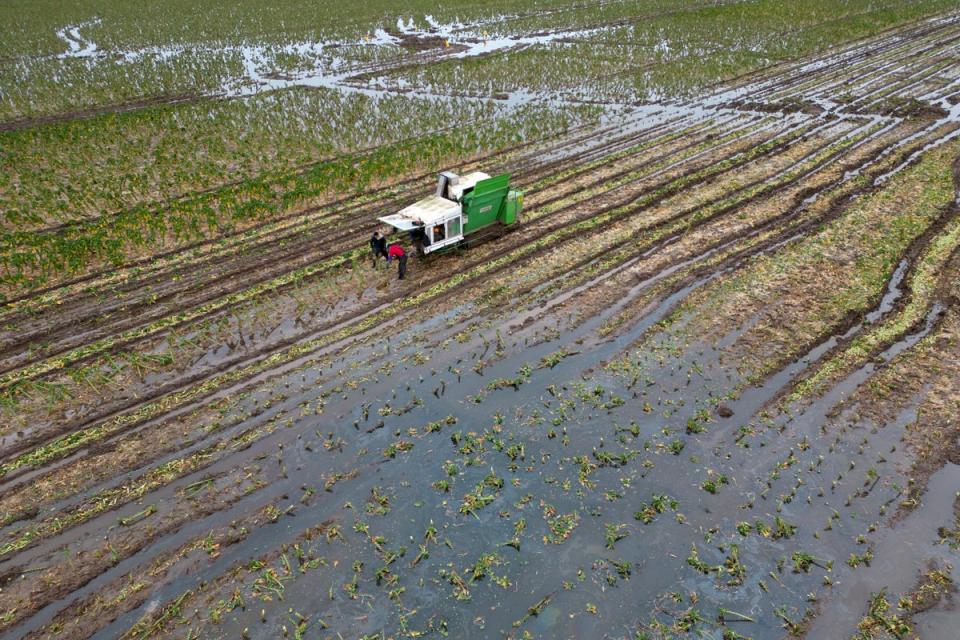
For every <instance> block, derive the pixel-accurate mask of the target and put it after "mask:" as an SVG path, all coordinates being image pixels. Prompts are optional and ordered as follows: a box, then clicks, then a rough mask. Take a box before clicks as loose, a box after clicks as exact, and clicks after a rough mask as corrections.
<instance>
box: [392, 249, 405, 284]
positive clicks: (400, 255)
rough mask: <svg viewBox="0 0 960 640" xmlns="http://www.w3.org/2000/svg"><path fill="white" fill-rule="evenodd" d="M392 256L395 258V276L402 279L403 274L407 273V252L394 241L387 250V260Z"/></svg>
mask: <svg viewBox="0 0 960 640" xmlns="http://www.w3.org/2000/svg"><path fill="white" fill-rule="evenodd" d="M394 258H396V259H397V278H398V279H400V280H403V276H405V275H407V252H406V251H404V250H403V247H401V246H400V245H399V244H396V243H394V244H392V245H390V249H389V250H388V251H387V262H389V261H390V260H393V259H394Z"/></svg>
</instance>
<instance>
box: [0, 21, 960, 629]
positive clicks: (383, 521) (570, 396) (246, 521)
mask: <svg viewBox="0 0 960 640" xmlns="http://www.w3.org/2000/svg"><path fill="white" fill-rule="evenodd" d="M571 11H575V10H574V9H571ZM604 11H615V8H607V9H604ZM551 16H553V17H551ZM604 16H605V17H604V19H603V20H599V21H593V22H589V23H584V24H583V25H581V26H578V27H577V30H576V32H575V33H573V32H564V31H563V30H548V31H546V32H544V33H543V34H540V35H537V36H535V37H536V38H549V39H550V43H551V46H565V47H566V46H576V40H577V34H578V33H581V32H582V31H584V30H594V29H599V30H609V29H610V28H632V27H633V25H635V24H636V23H635V21H634V22H631V21H630V20H629V19H626V18H622V17H615V16H610V15H606V14H604ZM527 18H530V19H542V20H552V19H554V18H557V19H559V18H558V17H557V15H554V14H553V13H552V10H551V11H548V12H545V13H543V15H536V14H533V15H531V16H527ZM454 24H457V25H458V26H456V28H454V27H452V26H451V25H454ZM611 25H613V27H611ZM484 30H489V32H488V33H487V39H486V40H484V38H483V31H484ZM89 31H90V33H95V29H93V28H90V29H89ZM87 33H88V30H87V28H86V27H84V28H83V29H81V30H80V31H76V30H73V31H71V30H69V29H68V30H65V31H64V32H63V35H62V38H63V45H64V46H65V47H67V51H66V52H65V54H64V55H74V56H81V55H82V56H84V57H94V58H95V57H97V56H100V55H102V51H103V49H102V48H101V47H100V45H99V44H93V43H97V41H96V39H88V37H87ZM464 34H469V35H464ZM477 34H479V37H476V36H477ZM370 37H371V38H382V39H383V40H384V42H389V46H391V47H396V48H399V49H402V50H404V52H405V53H403V54H402V55H400V57H398V58H397V59H396V60H393V59H391V60H389V61H387V62H385V63H383V64H381V63H379V62H377V61H376V60H373V61H369V62H368V63H366V64H367V65H368V66H365V67H363V68H360V67H359V66H358V67H353V68H350V69H349V71H350V75H344V76H343V77H342V78H341V80H342V81H343V82H344V83H347V82H348V81H349V82H350V83H356V84H358V83H359V82H360V80H361V78H360V76H359V74H361V73H363V74H365V75H364V76H363V81H364V82H367V83H370V82H372V83H376V82H377V81H378V78H383V77H385V76H386V75H387V74H388V72H389V73H390V74H393V76H392V77H405V74H408V75H409V74H414V73H420V72H423V70H424V69H426V70H428V71H429V70H430V69H431V67H432V66H433V65H436V67H437V69H443V68H444V60H446V59H449V58H452V57H454V56H464V55H465V54H469V55H466V56H465V57H475V58H478V59H477V60H472V61H471V63H473V62H476V63H477V64H487V63H489V62H490V61H491V60H494V61H495V59H496V55H490V54H491V53H493V54H496V53H497V51H498V49H497V48H496V47H497V46H500V45H497V43H498V42H500V40H503V41H504V42H506V41H510V42H512V43H513V44H511V45H509V46H508V45H506V44H504V45H503V47H504V48H505V49H504V50H510V51H512V53H511V55H520V54H521V53H524V52H526V51H527V49H521V47H529V48H530V49H532V50H535V48H536V46H537V43H536V42H533V41H532V40H531V41H530V42H528V41H527V40H530V38H531V37H530V36H508V35H503V34H499V35H498V34H496V33H494V30H493V26H492V23H483V24H480V23H478V24H473V23H470V24H467V23H453V22H444V21H442V20H440V19H438V20H433V18H430V21H428V22H427V24H426V26H423V25H421V26H419V27H418V26H415V25H414V24H412V23H407V22H402V23H400V24H398V25H397V26H396V28H393V27H392V26H391V28H390V29H386V30H384V31H383V33H382V34H375V35H372V36H370ZM90 38H94V36H93V35H91V36H90ZM524 38H526V40H525V39H524ZM490 43H493V44H492V45H491V44H490ZM340 46H341V47H343V48H348V47H354V46H356V47H363V46H365V45H361V44H359V43H357V42H353V41H350V42H344V43H341V45H340ZM958 46H960V24H958V21H957V19H956V17H955V16H952V15H945V16H940V17H938V18H936V19H931V20H923V21H920V22H915V23H912V24H908V25H906V26H901V27H897V28H895V29H891V30H889V31H888V32H886V33H884V34H881V35H880V36H878V37H875V38H872V39H869V40H863V41H859V42H856V43H854V44H852V45H850V46H848V47H845V48H841V49H838V50H836V51H833V52H830V53H827V54H824V55H822V56H820V57H816V58H811V59H804V60H800V61H796V62H792V63H789V64H786V65H781V66H779V67H776V68H770V69H766V70H763V71H761V72H758V73H754V74H751V75H749V76H745V77H743V78H741V79H739V80H737V81H735V82H733V83H731V84H728V85H725V86H723V87H717V88H716V89H714V90H712V91H710V92H708V93H707V94H705V95H701V96H699V97H697V98H691V99H689V100H685V101H682V102H672V103H667V102H664V103H662V104H646V105H639V106H630V107H629V108H626V109H623V110H616V111H615V110H612V109H610V110H607V111H605V112H604V116H603V118H602V120H601V121H600V122H597V123H593V124H587V125H584V126H582V127H578V128H575V129H572V130H570V131H568V132H567V133H565V134H557V135H550V136H549V137H545V138H543V139H537V140H528V141H525V142H524V143H523V144H519V145H516V146H514V147H513V148H512V149H511V150H510V151H508V152H504V153H493V152H490V151H489V150H482V151H475V152H473V153H470V154H464V155H463V156H462V160H463V162H462V168H463V169H464V170H468V169H469V170H474V169H475V170H483V171H487V172H489V173H496V172H499V171H510V172H511V173H512V174H513V177H512V182H513V183H514V184H515V185H517V187H519V188H521V189H523V191H524V211H523V217H522V222H521V224H519V225H517V226H516V227H511V228H508V229H505V230H503V232H502V233H497V234H491V235H490V236H489V237H488V238H487V239H486V241H484V242H480V243H474V244H473V245H472V246H470V247H469V249H467V250H462V251H454V252H449V253H443V254H438V255H433V256H430V257H429V258H427V259H423V260H411V264H410V272H409V277H408V278H407V279H405V280H403V281H397V280H396V274H395V273H394V272H393V266H392V265H390V266H389V267H385V266H384V265H383V264H379V265H373V264H371V258H370V256H369V250H368V248H367V245H366V242H367V239H368V237H369V234H370V232H371V231H372V230H373V229H374V228H376V223H375V218H376V216H377V215H380V214H381V213H382V212H384V211H392V210H395V209H397V208H400V207H402V206H404V205H406V204H409V203H410V202H412V201H414V200H416V199H418V198H419V197H421V196H422V195H423V194H424V193H425V192H428V191H430V190H431V188H432V182H433V180H432V177H431V176H432V171H430V170H428V169H429V168H428V167H424V166H415V165H411V166H410V167H409V168H408V169H407V170H405V171H403V172H401V173H400V175H399V177H396V178H394V179H390V180H385V181H384V182H383V183H382V184H377V185H376V186H375V187H370V188H366V189H361V190H359V191H358V192H356V193H330V194H324V195H315V196H314V197H312V198H310V199H307V200H304V201H300V200H291V201H290V203H289V206H285V207H283V208H282V210H281V211H278V212H277V215H275V216H273V217H270V218H269V219H268V220H265V221H263V223H262V224H251V225H249V226H245V227H242V228H235V229H232V230H230V231H228V232H225V233H223V234H219V235H216V236H211V237H205V238H200V239H193V240H192V241H190V242H182V243H178V242H172V241H171V242H166V241H165V242H163V243H159V244H158V245H157V246H156V247H154V248H152V249H142V248H138V249H136V250H131V251H130V253H129V254H123V257H122V259H121V260H120V261H119V263H118V264H116V265H108V264H106V263H91V264H90V265H88V268H86V271H82V272H78V274H75V275H74V276H73V277H72V278H64V279H63V280H61V281H51V282H49V283H47V284H46V285H44V286H43V287H42V288H38V289H37V290H35V291H33V292H32V293H27V294H21V295H20V296H18V297H15V299H11V302H10V304H8V305H7V306H6V307H5V308H4V309H3V310H2V311H0V320H2V323H0V403H2V405H3V408H2V410H3V411H4V413H3V416H4V420H3V424H2V426H0V612H2V613H0V632H2V633H3V634H5V637H7V636H8V637H11V638H55V637H56V638H64V637H66V638H84V637H102V638H114V637H130V638H156V637H171V638H172V637H178V638H179V637H191V638H199V637H202V638H207V637H210V638H218V637H224V638H226V637H276V636H280V637H289V636H290V635H293V636H294V637H314V636H315V637H324V638H325V637H328V636H329V637H337V634H340V635H342V636H343V637H381V636H383V637H393V636H396V637H401V636H405V637H420V636H427V635H430V634H433V635H437V636H451V637H463V638H472V637H476V638H485V637H491V635H495V636H499V637H508V638H521V637H591V636H592V635H596V630H597V629H598V623H600V624H601V625H602V627H603V629H604V633H607V635H610V636H611V637H621V636H622V637H667V636H670V637H698V636H700V637H730V638H737V637H753V638H764V639H766V638H771V639H772V638H780V637H783V635H784V633H787V634H788V635H790V636H793V637H798V636H802V635H803V634H804V633H806V634H807V637H826V636H824V635H823V631H822V629H821V626H822V627H823V628H827V627H829V628H830V629H831V631H830V633H834V631H836V630H839V631H836V632H837V633H840V634H841V635H839V636H837V637H852V636H854V634H857V633H860V634H862V635H861V636H860V637H865V638H872V637H877V638H880V637H886V636H884V635H883V634H884V633H887V634H891V633H893V635H894V636H898V634H899V635H903V634H906V633H912V632H917V633H919V632H920V631H925V630H930V633H931V634H935V633H936V632H937V630H942V629H944V628H949V624H950V623H948V622H945V620H951V619H953V620H954V621H955V614H954V613H952V612H951V609H950V607H949V602H950V599H951V594H953V592H954V591H955V588H954V587H953V583H954V581H955V578H956V576H955V575H954V574H953V569H952V566H953V564H955V563H953V564H952V563H951V559H955V555H954V554H955V549H956V547H957V545H956V544H955V543H956V542H957V540H956V538H957V536H956V535H955V533H956V530H957V528H958V523H957V522H956V521H955V520H956V518H955V517H953V516H955V515H956V514H955V513H953V510H951V509H946V508H942V507H943V505H949V506H951V507H953V506H955V505H954V501H953V496H952V494H951V491H955V482H954V480H955V467H954V465H956V464H958V463H960V456H958V453H957V452H958V451H960V449H958V446H957V443H958V436H960V432H958V426H957V425H958V424H960V389H958V386H957V380H960V369H958V366H957V362H960V354H958V351H957V350H958V346H957V345H958V344H960V341H958V336H960V333H958V332H960V291H958V290H957V288H958V286H960V248H958V247H960V210H958V208H957V202H958V197H960V195H958V194H960V188H958V181H960V160H958V158H960V110H958V106H957V104H956V100H954V98H955V97H956V96H957V94H958V91H960V84H958V78H957V75H956V69H955V65H953V64H952V63H951V60H954V59H955V56H956V49H957V47H958ZM91 47H92V48H91ZM484 47H487V49H490V48H491V47H493V49H491V50H489V51H487V50H485V49H484ZM337 48H339V47H337ZM368 52H369V51H368ZM254 54H256V55H260V53H258V52H254ZM254 54H250V55H254ZM481 55H484V57H480V56H481ZM401 62H402V64H399V63H401ZM437 73H440V71H437ZM378 74H379V75H378ZM304 77H305V76H302V75H301V76H298V75H297V74H296V73H295V72H291V73H290V74H286V75H278V76H275V77H272V78H266V79H265V80H264V81H263V82H264V84H265V86H269V85H268V84H267V83H268V82H276V83H281V84H282V83H288V82H296V81H298V80H299V81H302V80H303V79H304ZM438 77H439V76H438ZM390 86H391V87H392V85H390ZM276 88H278V89H279V88H281V87H276ZM383 90H391V91H394V90H399V89H398V88H396V87H392V88H389V89H383ZM31 126H38V127H39V126H41V124H40V123H38V122H37V123H32V124H31ZM375 153H376V150H374V151H371V152H370V153H369V154H368V153H366V152H364V153H362V154H357V155H356V156H355V157H354V158H353V159H352V162H355V163H357V166H367V165H364V164H363V163H364V162H367V159H366V158H368V157H369V156H370V154H375ZM320 164H322V163H320ZM314 169H315V167H314V166H313V165H310V166H301V167H296V168H294V169H292V170H290V171H289V172H286V173H283V174H281V175H278V176H272V177H271V179H270V180H269V181H264V182H263V185H267V186H265V187H264V188H265V190H266V191H264V194H263V197H264V198H266V197H269V195H268V193H267V191H270V190H273V189H276V190H277V191H274V193H277V192H279V191H280V190H282V189H284V188H286V185H287V183H288V182H290V183H292V182H295V181H296V180H297V179H299V178H298V177H299V176H303V175H305V174H308V173H310V172H311V171H314ZM234 186H236V185H232V186H230V185H228V186H225V187H222V188H224V189H231V188H233V187H234ZM217 188H220V187H217ZM211 193H212V192H211ZM204 197H205V196H204ZM244 197H247V196H246V195H245V196H244ZM178 206H180V204H179V203H178V201H170V202H167V203H165V204H164V205H163V206H162V207H160V208H158V209H156V213H157V214H158V215H162V214H163V212H164V211H167V210H172V209H173V208H176V207H178ZM105 215H107V216H110V215H114V214H110V213H107V214H105ZM116 215H122V214H116ZM105 219H106V218H105ZM84 224H85V223H82V222H81V223H77V224H73V223H70V224H68V225H67V226H64V227H62V228H60V227H58V228H53V227H50V228H45V229H39V230H38V234H39V235H43V234H57V233H61V232H66V230H67V229H68V228H69V229H74V230H75V229H80V228H82V227H83V225H84ZM72 232H73V231H71V233H72ZM78 233H79V232H78ZM898 527H902V528H903V529H902V530H903V531H908V532H909V537H910V540H912V541H916V542H915V544H914V545H912V547H911V548H910V549H909V550H905V549H904V548H903V547H904V545H902V544H899V543H898V542H897V541H898V540H899V538H898ZM891 629H892V630H895V631H896V632H897V633H894V632H893V631H891ZM928 635H929V634H928ZM925 637H926V636H925ZM930 637H936V636H935V635H931V636H930Z"/></svg>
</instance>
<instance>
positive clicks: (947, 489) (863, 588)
mask: <svg viewBox="0 0 960 640" xmlns="http://www.w3.org/2000/svg"><path fill="white" fill-rule="evenodd" d="M957 487H960V466H958V465H954V464H949V463H948V464H947V465H946V466H945V467H944V468H942V469H941V470H939V471H938V472H936V473H935V474H934V475H933V476H932V477H931V478H930V481H929V484H928V486H927V491H926V493H924V497H923V504H922V505H921V506H920V507H919V508H918V509H916V510H915V511H913V512H912V513H911V514H910V515H909V516H907V518H906V519H904V520H903V521H902V522H900V523H898V524H896V525H895V526H893V527H892V528H890V529H885V530H884V531H883V533H881V534H879V535H877V536H875V538H876V548H875V551H874V553H873V557H874V560H873V561H872V562H871V563H870V566H869V567H861V568H859V569H857V570H855V571H851V572H849V573H850V575H849V576H848V577H847V578H846V580H844V582H842V583H840V584H838V585H837V586H836V587H835V588H834V590H833V593H832V594H831V597H830V598H829V600H826V601H825V603H824V605H823V607H822V609H821V611H820V614H819V615H818V616H817V617H816V618H815V619H814V621H813V625H812V626H811V627H810V630H809V632H808V633H807V637H808V638H826V637H841V638H848V637H851V636H853V635H855V633H856V630H857V622H858V621H859V620H860V617H861V616H862V615H864V614H865V613H866V610H867V606H868V605H869V602H870V598H871V596H872V595H873V594H875V593H877V592H879V591H880V589H882V588H884V587H886V588H887V589H888V590H889V591H890V594H891V597H893V598H895V597H896V596H897V595H898V594H903V593H906V592H908V591H910V590H911V589H912V588H913V587H914V586H915V585H916V583H917V581H918V580H919V579H920V575H921V572H922V571H923V570H924V569H925V568H926V566H927V563H928V561H930V560H939V561H940V563H941V564H955V563H956V556H955V555H954V554H953V553H951V552H950V550H949V548H948V547H946V546H944V545H940V544H937V527H940V526H942V525H943V524H944V521H945V517H946V516H947V514H951V513H953V503H954V501H955V500H956V494H957ZM923 618H925V615H924V614H921V620H922V619H923ZM953 622H954V624H956V614H954V615H953ZM930 625H931V626H937V621H936V619H933V620H932V621H931V623H930ZM920 637H923V638H947V637H951V636H948V635H926V634H922V635H921V636H920Z"/></svg>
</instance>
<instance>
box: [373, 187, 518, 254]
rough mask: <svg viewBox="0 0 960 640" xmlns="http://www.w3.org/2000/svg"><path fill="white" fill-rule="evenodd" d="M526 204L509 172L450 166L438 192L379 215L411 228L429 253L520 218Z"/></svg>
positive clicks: (419, 250)
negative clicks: (468, 170) (462, 171)
mask: <svg viewBox="0 0 960 640" xmlns="http://www.w3.org/2000/svg"><path fill="white" fill-rule="evenodd" d="M522 208H523V193H521V192H520V191H517V190H516V189H511V188H510V174H509V173H503V174H500V175H498V176H494V177H492V178H491V177H490V176H489V175H487V174H486V173H484V172H482V171H474V172H473V173H468V174H467V175H464V176H459V175H457V174H455V173H453V172H452V171H444V172H442V173H441V174H440V176H439V179H438V181H437V191H436V193H435V194H433V195H432V196H428V197H426V198H424V199H423V200H420V201H418V202H415V203H413V204H411V205H410V206H408V207H405V208H403V209H401V210H400V211H398V212H397V213H394V214H391V215H388V216H384V217H382V218H378V220H380V221H381V222H384V223H386V224H388V225H390V226H391V227H393V228H394V229H396V230H398V231H405V232H407V233H409V234H410V239H411V241H412V242H413V245H414V247H415V248H416V250H417V253H419V254H420V255H424V254H427V253H432V252H434V251H438V250H440V249H445V248H447V247H452V246H455V245H461V244H463V243H466V242H475V241H476V240H477V239H479V238H481V237H485V236H486V235H487V234H488V233H491V232H494V231H497V230H498V229H500V228H502V227H507V226H509V225H512V224H516V222H517V220H518V219H519V217H520V211H521V209H522Z"/></svg>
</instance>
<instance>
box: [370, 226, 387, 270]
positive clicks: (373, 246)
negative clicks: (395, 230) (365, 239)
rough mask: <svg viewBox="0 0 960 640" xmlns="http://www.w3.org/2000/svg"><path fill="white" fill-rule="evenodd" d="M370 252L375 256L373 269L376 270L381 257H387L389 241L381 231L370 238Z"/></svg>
mask: <svg viewBox="0 0 960 640" xmlns="http://www.w3.org/2000/svg"><path fill="white" fill-rule="evenodd" d="M370 252H371V253H372V254H373V267H374V269H376V267H377V262H378V261H379V259H380V256H383V257H384V258H386V257H387V239H386V238H385V237H383V235H381V233H380V232H379V231H374V232H373V235H372V236H370Z"/></svg>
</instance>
